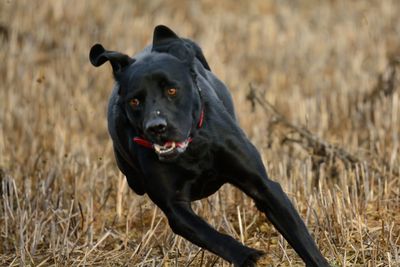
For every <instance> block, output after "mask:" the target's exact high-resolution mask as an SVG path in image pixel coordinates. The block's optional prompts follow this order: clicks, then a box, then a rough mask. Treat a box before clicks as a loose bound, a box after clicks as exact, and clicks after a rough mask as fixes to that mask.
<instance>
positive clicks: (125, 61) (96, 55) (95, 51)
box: [89, 44, 135, 75]
mask: <svg viewBox="0 0 400 267" xmlns="http://www.w3.org/2000/svg"><path fill="white" fill-rule="evenodd" d="M89 59H90V63H92V65H93V66H95V67H99V66H101V65H103V64H104V63H105V62H107V61H110V63H111V66H112V68H113V72H114V75H115V74H117V73H118V72H120V71H121V70H122V69H123V68H125V67H126V66H129V65H130V64H132V63H133V62H134V61H135V60H134V59H133V58H131V57H129V56H127V55H125V54H122V53H119V52H115V51H108V50H105V49H104V47H103V46H102V45H101V44H95V45H94V46H92V48H91V49H90V53H89Z"/></svg>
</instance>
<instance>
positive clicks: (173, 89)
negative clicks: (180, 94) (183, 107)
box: [167, 88, 178, 96]
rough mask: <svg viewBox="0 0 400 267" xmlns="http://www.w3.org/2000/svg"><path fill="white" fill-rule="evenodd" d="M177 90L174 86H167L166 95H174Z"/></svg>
mask: <svg viewBox="0 0 400 267" xmlns="http://www.w3.org/2000/svg"><path fill="white" fill-rule="evenodd" d="M177 91H178V90H177V89H176V88H168V89H167V94H168V96H176V93H177Z"/></svg>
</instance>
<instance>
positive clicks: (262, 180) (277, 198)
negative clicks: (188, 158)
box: [221, 139, 329, 266]
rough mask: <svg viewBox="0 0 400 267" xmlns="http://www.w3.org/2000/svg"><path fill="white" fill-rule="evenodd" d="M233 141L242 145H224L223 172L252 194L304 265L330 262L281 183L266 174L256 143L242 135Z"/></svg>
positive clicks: (232, 181)
mask: <svg viewBox="0 0 400 267" xmlns="http://www.w3.org/2000/svg"><path fill="white" fill-rule="evenodd" d="M229 143H233V142H229ZM235 143H240V144H241V146H232V145H225V146H224V148H223V150H224V153H223V155H222V157H223V158H224V161H225V164H224V165H225V166H227V167H228V168H226V169H225V172H226V173H227V174H229V175H230V176H231V177H233V178H232V180H231V181H230V183H232V184H233V185H235V186H237V187H238V188H240V189H241V190H242V191H243V192H245V193H246V194H247V195H249V196H250V197H251V198H253V200H254V201H255V203H256V206H257V207H258V209H259V210H261V211H262V212H264V213H265V215H266V216H267V218H268V219H269V220H270V221H271V223H272V224H273V225H274V226H275V228H276V229H277V230H278V231H279V232H280V233H281V234H282V235H283V237H284V238H285V239H286V240H287V241H288V243H289V244H290V245H291V246H292V247H293V248H294V249H295V250H296V252H297V253H298V254H299V256H300V257H301V258H302V259H303V261H304V262H305V263H306V266H329V264H328V262H327V261H326V260H325V258H324V257H323V256H322V254H321V253H320V251H319V249H318V247H317V245H316V244H315V242H314V240H313V238H312V237H311V235H310V234H309V232H308V230H307V228H306V226H305V224H304V222H303V220H302V219H301V217H300V215H299V214H298V212H297V211H296V209H295V208H294V207H293V205H292V203H291V202H290V200H289V198H288V197H287V195H286V194H285V193H284V192H283V190H282V188H281V186H280V185H279V184H278V183H276V182H274V181H271V180H270V179H269V178H268V176H267V174H266V171H265V169H264V166H263V164H262V161H261V157H260V155H259V154H258V152H257V150H256V149H255V147H254V146H253V145H252V144H251V143H250V142H249V141H247V140H245V139H242V140H240V141H239V140H237V141H235ZM222 157H221V158H222ZM232 166H234V167H233V168H232Z"/></svg>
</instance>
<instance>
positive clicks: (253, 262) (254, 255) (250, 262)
mask: <svg viewBox="0 0 400 267" xmlns="http://www.w3.org/2000/svg"><path fill="white" fill-rule="evenodd" d="M262 256H264V252H262V251H259V250H255V249H253V250H252V252H251V253H250V254H249V255H247V258H246V259H245V261H244V262H243V263H242V264H241V265H240V266H241V267H255V266H257V261H258V259H260V258H261V257H262Z"/></svg>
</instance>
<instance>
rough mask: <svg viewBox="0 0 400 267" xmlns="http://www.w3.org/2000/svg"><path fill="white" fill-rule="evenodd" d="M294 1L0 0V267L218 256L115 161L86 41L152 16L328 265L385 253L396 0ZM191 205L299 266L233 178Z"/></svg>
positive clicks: (127, 37)
mask: <svg viewBox="0 0 400 267" xmlns="http://www.w3.org/2000/svg"><path fill="white" fill-rule="evenodd" d="M300 2H302V4H300ZM300 2H298V1H261V0H260V1H228V0H223V1H211V0H204V1H195V0H192V1H189V0H188V1H185V0H181V1H168V2H167V1H159V0H156V1H145V0H142V1H128V0H124V1H95V0H91V1H82V0H70V1H62V0H59V1H55V0H54V1H52V0H43V1H35V0H25V1H24V0H1V1H0V62H1V64H0V195H1V197H0V266H229V264H228V263H227V262H225V261H223V260H221V259H220V258H218V257H216V256H215V255H213V254H211V253H209V252H207V251H204V250H201V249H200V248H198V247H196V246H194V245H193V244H191V243H190V242H187V241H186V240H184V239H182V238H181V237H179V236H176V235H174V234H173V233H172V231H171V230H170V229H169V227H168V223H167V221H166V219H165V217H164V216H163V214H162V213H161V212H160V210H159V209H157V208H156V207H155V206H154V205H153V204H152V203H151V201H150V200H149V199H148V198H147V197H138V196H136V195H135V194H134V193H133V192H131V191H130V190H129V188H128V186H127V185H126V183H125V178H124V177H123V176H122V175H121V173H120V172H119V171H118V169H117V167H116V164H115V162H114V156H113V153H112V144H111V141H110V138H109V137H108V133H107V129H106V116H105V113H106V107H107V100H108V95H109V94H110V92H111V87H112V84H113V79H112V75H111V68H110V67H109V66H104V67H102V68H99V69H95V68H93V67H92V66H91V65H90V63H89V61H88V52H89V49H90V47H91V45H92V44H94V43H96V42H101V43H102V44H103V45H104V46H105V47H106V48H109V49H112V50H117V51H122V52H125V53H128V54H133V53H135V52H137V51H140V50H141V49H142V48H143V47H144V46H145V45H147V44H149V43H150V42H151V39H152V30H153V28H154V26H155V25H157V24H166V25H168V26H170V27H171V28H172V29H174V30H175V31H176V32H177V33H179V34H180V35H181V36H185V37H189V38H191V39H194V40H196V41H197V42H198V43H199V44H200V45H201V47H202V48H203V50H204V53H205V55H206V58H207V59H208V61H209V63H210V66H211V68H212V69H213V71H214V72H215V73H216V74H217V76H219V77H220V78H221V79H222V80H223V81H224V82H225V83H226V84H227V85H228V87H229V88H230V89H231V92H232V94H233V97H234V101H235V104H236V109H237V114H238V117H239V119H240V123H241V125H242V126H243V128H244V130H245V131H246V133H247V134H248V136H249V137H250V138H251V140H252V141H253V142H254V143H255V144H256V146H257V147H258V148H259V150H260V152H261V154H262V156H263V160H264V163H265V165H266V166H267V169H268V172H269V175H270V176H271V178H272V179H274V180H276V181H279V182H280V183H281V184H282V186H283V187H284V189H285V191H286V192H287V193H288V194H289V196H290V198H291V199H292V200H293V202H294V204H295V205H296V207H297V208H298V209H299V211H300V213H301V215H302V217H303V218H304V220H305V221H306V223H307V225H308V227H309V229H310V231H311V232H312V234H313V235H314V237H315V239H316V241H317V243H318V245H319V247H320V248H321V250H322V252H323V254H324V255H325V256H326V257H327V258H328V259H329V261H330V263H331V264H332V265H333V266H400V175H399V173H400V155H399V154H400V15H399V14H400V1H396V0H392V1H386V0H384V1H333V0H332V1H313V0H311V1H300ZM250 84H251V85H250ZM250 88H252V91H251V90H250ZM249 92H252V94H250V95H251V96H250V97H249ZM252 103H253V104H254V108H253V107H252ZM194 209H195V210H196V211H197V212H198V213H199V214H200V215H201V216H203V217H204V218H206V220H207V221H208V222H209V223H210V224H212V225H213V226H215V227H216V228H217V229H219V230H220V231H222V232H226V233H229V234H230V235H232V236H234V237H235V238H237V239H238V240H241V241H242V242H243V243H245V244H246V245H249V246H252V247H254V248H257V249H260V250H264V251H266V252H267V254H266V256H265V257H264V258H262V260H261V261H260V266H303V265H302V262H301V260H300V259H299V257H298V256H297V255H296V253H295V252H294V251H293V250H292V249H291V248H290V247H289V245H288V244H287V243H286V242H285V240H284V239H283V238H282V237H281V236H280V235H279V234H278V233H277V231H276V230H275V229H274V228H273V227H272V226H271V225H270V224H269V223H268V222H267V221H266V220H265V217H264V215H263V214H261V213H259V212H258V211H257V210H256V208H255V206H254V205H253V203H252V201H251V200H250V199H249V198H247V197H246V196H245V195H244V194H242V193H241V192H239V191H237V190H236V189H235V188H233V187H231V186H224V187H223V188H222V189H221V190H220V191H219V192H218V193H217V194H215V195H213V196H212V197H210V198H209V199H207V200H203V201H199V202H196V203H194Z"/></svg>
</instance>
